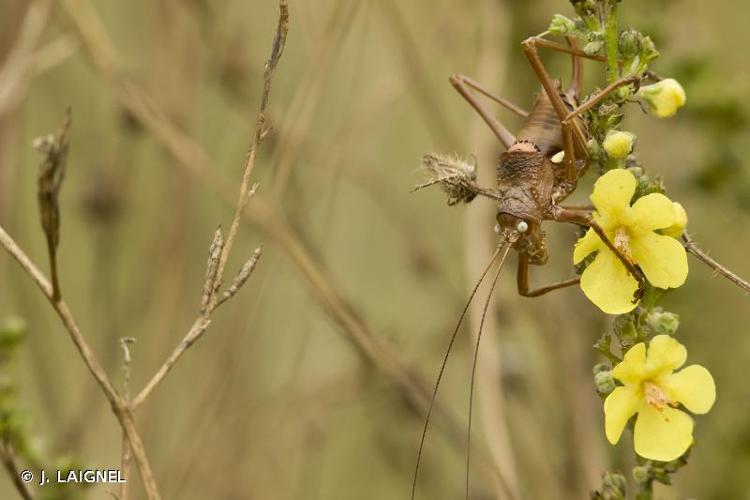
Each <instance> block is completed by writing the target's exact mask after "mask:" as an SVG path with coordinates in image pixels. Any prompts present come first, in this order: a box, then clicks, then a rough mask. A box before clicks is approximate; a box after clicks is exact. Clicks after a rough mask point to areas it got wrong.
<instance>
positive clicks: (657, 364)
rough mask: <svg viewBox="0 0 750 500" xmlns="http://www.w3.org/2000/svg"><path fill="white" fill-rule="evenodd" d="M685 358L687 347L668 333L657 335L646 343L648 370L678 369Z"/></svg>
mask: <svg viewBox="0 0 750 500" xmlns="http://www.w3.org/2000/svg"><path fill="white" fill-rule="evenodd" d="M686 360H687V349H685V346H684V345H682V344H680V343H679V342H677V340H675V338H674V337H670V336H669V335H657V336H656V337H654V338H653V339H651V342H650V343H649V345H648V355H647V356H646V364H647V365H648V370H649V371H650V372H667V373H671V372H672V371H674V370H676V369H678V368H679V367H681V366H682V365H684V364H685V361H686Z"/></svg>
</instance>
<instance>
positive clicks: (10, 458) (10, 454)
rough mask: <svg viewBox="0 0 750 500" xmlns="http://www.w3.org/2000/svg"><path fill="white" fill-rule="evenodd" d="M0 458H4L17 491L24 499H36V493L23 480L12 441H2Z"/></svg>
mask: <svg viewBox="0 0 750 500" xmlns="http://www.w3.org/2000/svg"><path fill="white" fill-rule="evenodd" d="M0 460H2V462H3V466H4V467H5V470H6V471H8V475H9V476H10V480H11V482H12V483H13V486H14V487H15V488H16V491H18V494H19V495H21V498H23V499H24V500H34V494H33V493H32V492H31V490H30V489H29V486H28V484H27V483H25V482H24V481H23V480H21V476H20V473H21V469H20V468H19V467H18V464H17V463H16V451H15V450H14V449H13V446H12V445H11V444H10V443H8V442H5V441H3V442H2V443H0Z"/></svg>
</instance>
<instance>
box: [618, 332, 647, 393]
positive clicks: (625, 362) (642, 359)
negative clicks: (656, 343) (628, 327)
mask: <svg viewBox="0 0 750 500" xmlns="http://www.w3.org/2000/svg"><path fill="white" fill-rule="evenodd" d="M612 376H613V377H615V378H616V379H617V380H619V381H620V382H622V383H623V384H640V383H641V382H642V381H643V380H644V379H645V378H646V344H644V343H643V342H639V343H637V344H636V345H634V346H633V347H631V348H630V349H629V350H628V352H626V353H625V356H624V357H623V359H622V361H620V363H619V364H617V366H615V367H614V368H613V369H612Z"/></svg>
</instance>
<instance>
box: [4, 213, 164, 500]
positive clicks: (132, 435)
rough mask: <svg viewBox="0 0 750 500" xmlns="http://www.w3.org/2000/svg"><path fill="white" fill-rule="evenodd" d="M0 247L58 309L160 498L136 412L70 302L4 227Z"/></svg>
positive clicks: (152, 494)
mask: <svg viewBox="0 0 750 500" xmlns="http://www.w3.org/2000/svg"><path fill="white" fill-rule="evenodd" d="M0 246H2V247H4V248H5V249H6V250H7V251H8V253H10V255H11V256H12V257H13V258H14V259H15V260H16V261H17V262H18V264H19V265H20V266H21V267H22V268H23V269H24V271H26V273H27V274H28V275H29V276H30V277H31V279H32V280H33V281H34V283H35V284H36V285H37V286H38V287H39V289H40V290H41V291H42V293H44V295H45V296H46V297H47V299H48V300H49V302H50V304H51V305H52V307H53V308H54V309H55V312H57V315H58V316H59V317H60V320H61V321H62V323H63V326H64V327H65V329H66V330H67V332H68V334H69V335H70V338H71V340H72V341H73V343H74V344H75V346H76V348H77V349H78V352H79V353H80V355H81V358H83V362H84V363H85V364H86V367H87V368H88V369H89V372H91V375H92V376H93V377H94V379H95V380H96V382H97V383H98V384H99V386H100V387H101V389H102V391H103V392H104V395H105V396H106V397H107V399H108V400H109V403H110V406H111V408H112V411H113V412H114V414H115V416H116V417H117V420H118V421H119V422H120V425H121V426H122V428H123V431H124V432H125V435H126V437H127V439H128V441H129V442H130V446H131V449H132V450H133V456H134V459H135V463H136V465H137V466H138V471H139V472H140V475H141V479H142V480H143V486H144V489H145V490H146V495H147V496H148V498H149V499H150V500H159V499H160V498H161V496H160V495H159V491H158V487H157V485H156V480H155V479H154V475H153V472H152V471H151V465H150V464H149V461H148V457H147V456H146V450H145V448H144V446H143V442H142V441H141V438H140V436H139V435H138V432H137V430H136V428H135V423H134V421H133V415H132V414H131V413H130V411H129V410H128V409H127V407H126V402H125V401H123V399H122V398H121V397H120V395H119V394H118V393H117V391H116V390H115V388H114V386H113V385H112V382H111V381H110V379H109V377H108V376H107V374H106V372H105V371H104V369H103V368H102V366H101V365H100V364H99V361H97V359H96V356H95V355H94V352H93V351H92V350H91V347H90V346H89V344H88V342H87V341H86V339H85V338H84V337H83V335H82V334H81V331H80V329H79V328H78V324H77V323H76V321H75V319H74V318H73V314H72V313H71V311H70V309H69V308H68V305H67V304H66V303H65V301H64V300H62V299H57V300H56V299H55V298H54V297H53V290H52V285H51V284H50V283H49V281H48V280H47V278H46V277H45V276H44V275H43V274H42V272H41V271H40V270H39V268H37V267H36V266H35V265H34V263H32V262H31V260H30V259H29V257H28V256H27V255H26V253H25V252H24V251H23V250H22V249H21V248H20V247H19V246H18V245H17V244H16V242H15V241H14V240H13V238H11V237H10V235H8V233H7V232H6V231H5V229H4V228H3V227H2V226H0Z"/></svg>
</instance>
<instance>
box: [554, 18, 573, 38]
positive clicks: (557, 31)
mask: <svg viewBox="0 0 750 500" xmlns="http://www.w3.org/2000/svg"><path fill="white" fill-rule="evenodd" d="M575 29H576V23H575V22H573V20H572V19H569V18H567V17H565V16H563V15H561V14H555V15H554V17H553V18H552V22H551V23H550V25H549V28H548V31H549V32H550V33H551V34H552V35H556V36H562V35H567V34H568V33H572V32H573V31H575Z"/></svg>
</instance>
